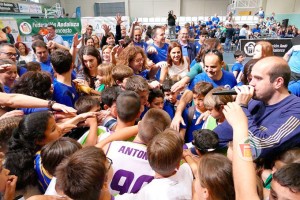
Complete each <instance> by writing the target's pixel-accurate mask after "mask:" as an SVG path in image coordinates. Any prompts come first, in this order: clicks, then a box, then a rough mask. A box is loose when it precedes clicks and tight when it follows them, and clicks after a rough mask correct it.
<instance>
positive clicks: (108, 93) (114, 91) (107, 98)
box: [101, 86, 122, 107]
mask: <svg viewBox="0 0 300 200" xmlns="http://www.w3.org/2000/svg"><path fill="white" fill-rule="evenodd" d="M121 91H122V90H121V88H120V87H119V86H112V87H108V88H105V89H104V90H103V91H102V93H101V100H102V104H103V105H107V106H108V107H111V106H112V105H113V103H114V102H115V101H117V98H118V95H119V94H120V92H121Z"/></svg>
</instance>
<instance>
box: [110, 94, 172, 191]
mask: <svg viewBox="0 0 300 200" xmlns="http://www.w3.org/2000/svg"><path fill="white" fill-rule="evenodd" d="M118 98H119V97H118ZM117 102H118V101H117ZM137 106H139V105H137ZM170 124H171V118H170V117H169V115H168V114H167V113H166V112H165V111H163V110H160V109H156V108H153V109H150V110H149V111H148V112H147V113H146V114H145V116H144V117H143V119H142V121H141V122H140V123H139V124H138V129H139V130H138V135H137V136H136V137H135V139H134V140H133V142H128V141H114V142H111V143H109V144H108V145H106V146H105V147H104V152H106V155H107V157H109V158H111V159H112V160H113V169H114V175H113V178H112V182H111V185H110V188H111V194H113V195H115V194H124V193H136V192H138V191H139V190H140V189H141V187H142V186H143V185H144V184H147V183H149V182H150V181H152V179H153V177H154V171H153V170H152V169H151V167H150V165H149V162H148V156H147V151H146V149H147V146H146V145H147V144H148V143H149V141H150V140H151V139H152V138H153V137H154V136H155V135H157V134H159V133H161V132H163V131H164V130H165V129H166V128H167V127H169V126H170Z"/></svg>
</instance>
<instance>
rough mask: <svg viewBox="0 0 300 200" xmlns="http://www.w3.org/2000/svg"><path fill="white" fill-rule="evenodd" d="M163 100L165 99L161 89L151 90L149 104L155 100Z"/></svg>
mask: <svg viewBox="0 0 300 200" xmlns="http://www.w3.org/2000/svg"><path fill="white" fill-rule="evenodd" d="M159 97H161V98H163V99H164V97H165V96H164V93H163V92H162V91H161V90H160V89H152V90H150V92H149V97H148V102H149V103H152V101H153V100H154V99H155V98H159Z"/></svg>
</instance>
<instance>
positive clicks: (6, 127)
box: [0, 116, 23, 153]
mask: <svg viewBox="0 0 300 200" xmlns="http://www.w3.org/2000/svg"><path fill="white" fill-rule="evenodd" d="M22 118H23V117H21V116H15V117H5V118H1V119H0V149H2V151H4V153H5V152H6V150H7V145H8V140H9V138H10V137H11V136H12V133H13V130H14V129H15V128H17V127H18V125H19V123H20V121H21V120H22Z"/></svg>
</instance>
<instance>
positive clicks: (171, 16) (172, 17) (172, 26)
mask: <svg viewBox="0 0 300 200" xmlns="http://www.w3.org/2000/svg"><path fill="white" fill-rule="evenodd" d="M175 22H176V15H174V14H173V10H170V12H169V13H168V29H169V34H170V39H175V36H176V32H175Z"/></svg>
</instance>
